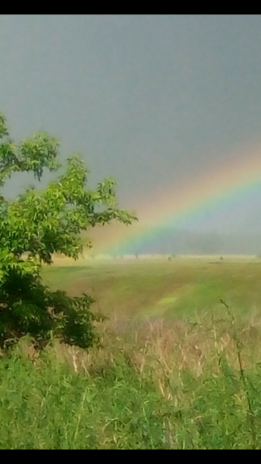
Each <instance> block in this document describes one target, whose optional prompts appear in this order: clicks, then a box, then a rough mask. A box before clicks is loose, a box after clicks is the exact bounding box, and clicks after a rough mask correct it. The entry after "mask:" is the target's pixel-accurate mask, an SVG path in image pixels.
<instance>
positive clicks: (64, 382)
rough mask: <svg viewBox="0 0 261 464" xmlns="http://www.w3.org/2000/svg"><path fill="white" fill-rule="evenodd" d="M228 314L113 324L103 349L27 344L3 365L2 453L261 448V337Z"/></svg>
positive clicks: (252, 323) (255, 323) (253, 323)
mask: <svg viewBox="0 0 261 464" xmlns="http://www.w3.org/2000/svg"><path fill="white" fill-rule="evenodd" d="M259 324H260V320H259V319H258V318H257V317H256V316H253V317H252V319H251V318H249V322H248V324H245V321H243V320H242V321H241V320H238V321H236V319H235V317H234V316H233V314H232V312H231V310H230V308H225V309H224V310H220V311H219V313H216V314H212V315H211V316H210V315H208V314H206V315H201V316H200V317H195V318H194V319H193V320H190V321H189V320H187V321H185V320H184V319H183V320H180V321H172V322H170V321H168V322H167V321H164V320H157V319H154V320H152V319H149V320H147V321H145V320H144V321H142V322H141V321H139V322H134V321H130V322H128V321H126V320H125V321H124V324H123V322H122V321H120V320H117V319H116V320H115V321H114V322H113V323H112V321H108V322H107V323H105V324H103V325H101V326H100V331H101V332H102V348H95V349H92V350H91V351H90V352H88V353H86V352H85V351H83V350H79V349H76V348H74V347H70V348H69V347H67V346H65V345H62V344H59V343H58V342H57V341H54V342H53V343H52V345H50V346H49V347H48V348H47V349H46V350H45V351H44V352H42V353H41V354H40V355H39V353H37V352H35V351H34V349H33V346H32V344H31V343H30V341H29V340H26V339H25V340H23V341H21V343H20V344H19V345H18V346H17V347H16V348H15V349H14V350H13V351H12V352H10V353H9V356H6V355H5V356H3V357H2V358H1V360H0V379H1V380H0V414H1V421H0V447H1V448H12V449H13V448H22V449H25V448H27V449H28V448H29V449H35V448H37V449H47V448H51V449H104V448H106V449H113V448H116V449H194V448H197V449H225V448H227V449H242V448H248V449H254V448H261V437H260V432H259V430H261V427H260V426H261V396H260V393H259V392H260V391H261V372H260V365H261V363H260V361H261V343H260V342H261V330H260V328H259V327H260V325H259Z"/></svg>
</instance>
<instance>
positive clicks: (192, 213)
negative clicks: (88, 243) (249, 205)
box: [99, 148, 261, 254]
mask: <svg viewBox="0 0 261 464" xmlns="http://www.w3.org/2000/svg"><path fill="white" fill-rule="evenodd" d="M247 152H248V153H249V152H250V155H248V158H247V159H246V156H245V153H242V156H240V155H238V156H236V157H233V159H232V160H231V159H230V161H229V160H228V162H227V163H226V165H225V166H224V165H223V166H222V167H215V169H213V170H212V171H208V172H206V173H204V174H203V175H202V176H201V177H198V178H197V179H195V180H194V181H189V183H187V184H184V185H183V186H182V188H180V189H179V191H174V189H173V187H169V188H168V189H167V190H165V191H164V192H163V193H161V194H160V195H155V197H154V198H150V199H149V201H148V200H147V201H145V203H144V204H143V214H142V223H143V224H144V225H143V227H139V226H136V224H133V225H131V226H129V227H126V226H125V228H124V229H122V230H121V231H120V232H118V233H116V234H114V236H113V237H111V238H107V239H105V240H104V242H103V244H102V246H100V247H99V252H101V253H103V254H117V253H120V254H128V252H129V250H130V249H134V248H135V246H136V245H137V244H141V243H144V242H145V241H146V242H147V241H149V240H151V239H153V238H155V237H157V236H159V235H160V234H161V233H162V230H163V228H166V227H173V228H177V227H178V228H180V227H184V226H186V225H188V224H189V223H190V222H191V221H193V220H195V219H196V220H200V217H202V213H203V214H204V212H206V211H209V210H210V211H215V210H217V209H218V208H219V207H222V206H224V205H226V204H227V205H230V206H231V205H232V206H233V205H235V204H236V203H238V202H241V201H242V198H243V199H245V198H248V197H249V196H251V195H255V194H257V193H259V195H260V201H261V150H260V148H257V149H255V150H254V152H253V148H252V150H251V151H250V150H248V151H247ZM235 158H236V159H235Z"/></svg>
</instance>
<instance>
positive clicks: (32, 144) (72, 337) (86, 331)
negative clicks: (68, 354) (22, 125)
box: [0, 113, 136, 347]
mask: <svg viewBox="0 0 261 464" xmlns="http://www.w3.org/2000/svg"><path fill="white" fill-rule="evenodd" d="M0 139H1V143H0V187H3V186H4V185H5V181H6V180H7V179H8V178H10V177H11V176H12V174H14V173H16V172H29V173H33V174H34V177H35V178H36V179H38V181H41V178H42V175H43V172H44V169H47V170H49V171H57V170H58V169H59V168H60V167H61V164H60V163H59V162H58V154H59V152H58V149H59V142H58V140H57V139H55V138H54V137H52V136H50V135H48V134H47V133H43V132H40V133H37V134H35V135H34V136H33V137H31V138H27V139H25V140H23V141H22V142H21V143H18V144H15V143H14V142H13V141H12V140H11V139H10V138H9V133H8V130H7V126H6V121H5V118H4V116H3V115H2V114H1V113H0ZM88 176H89V171H88V169H87V167H86V166H85V163H84V161H83V160H82V159H81V157H80V156H79V154H75V155H73V156H71V157H70V158H68V159H67V165H66V169H65V172H63V174H61V175H60V176H58V177H57V179H56V180H55V181H52V182H49V184H48V185H47V187H46V188H45V189H42V190H40V189H39V190H37V189H36V188H34V187H31V188H27V189H26V190H25V191H24V192H23V193H21V194H20V195H18V196H17V198H16V199H15V200H10V199H6V198H5V197H4V196H1V197H0V219H1V221H0V308H1V309H0V311H1V312H0V343H1V344H4V343H5V342H7V340H9V339H17V338H20V337H21V336H23V335H25V334H26V333H28V334H30V335H32V336H34V337H36V338H38V339H41V340H46V339H48V338H49V337H50V336H51V335H52V334H55V335H58V336H60V337H62V338H63V339H64V340H65V341H66V342H68V343H73V344H78V345H80V346H82V347H88V346H91V345H92V343H93V342H94V340H95V333H94V327H93V321H94V320H95V319H97V318H96V316H95V315H93V314H92V313H91V311H90V306H91V303H92V302H93V300H92V299H91V298H89V297H88V296H87V295H83V296H82V297H80V298H69V296H67V295H66V294H65V293H62V292H51V291H50V290H49V289H48V287H46V286H43V285H42V283H41V277H40V269H41V265H42V263H46V264H51V263H52V255H53V253H62V254H64V255H66V256H68V257H72V258H74V259H77V258H78V257H79V254H80V253H81V252H82V251H83V247H82V244H81V236H80V234H81V232H82V231H85V230H87V229H88V228H89V227H94V226H95V225H96V224H102V225H104V224H106V223H109V222H111V221H112V220H117V221H120V222H122V223H124V224H127V225H128V224H131V223H132V221H133V220H136V217H135V216H134V214H131V213H128V212H127V211H125V210H121V209H119V208H118V207H117V203H116V195H115V185H116V183H115V181H114V180H113V179H111V178H107V179H105V180H104V181H103V182H101V183H99V184H98V185H97V188H96V190H90V189H88V188H87V187H86V183H87V180H88ZM87 245H88V246H89V247H91V242H88V244H87Z"/></svg>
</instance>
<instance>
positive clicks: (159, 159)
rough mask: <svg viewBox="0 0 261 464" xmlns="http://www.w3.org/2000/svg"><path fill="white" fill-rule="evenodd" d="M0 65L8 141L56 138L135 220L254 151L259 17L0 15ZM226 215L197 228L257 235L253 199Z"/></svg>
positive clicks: (260, 95) (260, 62)
mask: <svg viewBox="0 0 261 464" xmlns="http://www.w3.org/2000/svg"><path fill="white" fill-rule="evenodd" d="M0 58H1V61H0V63H1V64H0V110H1V111H3V112H4V113H5V115H6V116H7V118H8V123H9V126H10V129H11V133H12V135H13V136H14V137H15V138H18V139H20V138H24V137H26V136H28V135H31V134H32V133H33V132H35V131H37V130H39V129H40V130H46V131H48V132H51V133H52V134H54V135H56V136H57V137H59V138H60V139H61V142H62V154H63V156H64V157H66V156H68V155H69V154H70V153H71V152H73V151H78V152H80V153H81V154H82V155H83V157H84V158H85V159H86V161H87V163H88V166H89V167H90V169H91V171H92V183H93V182H95V181H97V180H100V179H102V178H103V177H105V176H112V177H114V178H116V180H117V181H118V184H119V187H118V196H119V199H120V203H121V205H122V206H124V207H131V208H134V209H136V210H137V212H138V214H139V199H140V198H143V201H144V198H145V199H146V198H150V197H151V198H153V197H155V194H156V193H157V192H162V191H163V190H164V188H165V187H166V186H170V185H171V184H173V189H174V190H175V186H176V188H179V186H180V185H182V184H183V183H186V182H189V180H190V179H193V177H195V176H200V175H202V173H203V172H204V171H207V170H210V169H211V168H213V167H215V166H220V165H224V164H225V163H226V160H227V159H228V158H229V157H235V161H236V155H235V153H236V152H237V148H238V147H239V148H240V147H241V145H242V144H248V143H250V144H251V143H252V142H257V143H259V142H261V17H260V16H208V15H206V16H200V15H199V16H121V15H119V16H59V15H58V16H48V15H47V16H44V15H43V16H34V15H31V16H26V15H25V16H0ZM245 156H246V157H248V156H249V154H248V153H246V154H245ZM260 156H261V154H260ZM238 162H239V161H238ZM240 162H241V161H240ZM24 182H25V178H23V179H22V178H19V179H17V178H16V179H15V181H13V182H12V184H9V186H8V191H9V192H11V191H12V192H14V191H16V190H17V189H18V187H19V186H20V185H23V184H24ZM253 205H254V206H253ZM225 209H226V208H225ZM235 210H238V211H237V213H235V214H234V216H233V217H234V219H233V221H232V220H231V211H228V210H227V209H226V211H225V210H224V211H223V212H222V211H220V212H219V213H218V214H219V216H216V219H215V218H213V217H212V219H211V215H212V216H215V212H209V213H208V214H209V220H208V219H207V217H206V218H205V220H204V221H202V224H203V223H204V227H209V228H210V229H211V227H212V228H213V227H216V226H217V223H218V224H219V225H220V224H221V226H222V227H224V230H225V229H226V227H227V226H226V220H227V219H228V218H230V221H229V228H230V229H233V228H234V229H237V228H238V227H245V228H246V229H247V228H248V227H257V228H258V227H261V220H259V222H258V221H257V219H258V217H261V189H260V199H259V198H257V197H256V196H255V197H254V198H250V199H248V200H246V201H244V202H243V205H242V210H241V208H237V209H235V208H234V211H235ZM226 218H227V219H226ZM222 221H223V222H222Z"/></svg>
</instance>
